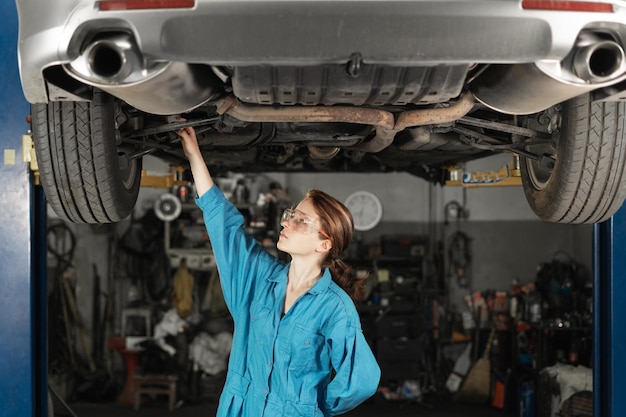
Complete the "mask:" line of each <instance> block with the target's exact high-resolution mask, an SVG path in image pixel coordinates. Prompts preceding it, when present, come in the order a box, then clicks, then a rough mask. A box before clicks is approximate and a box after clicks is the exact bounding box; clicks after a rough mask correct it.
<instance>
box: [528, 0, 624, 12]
mask: <svg viewBox="0 0 626 417" xmlns="http://www.w3.org/2000/svg"><path fill="white" fill-rule="evenodd" d="M522 9H530V10H533V9H534V10H560V11H572V12H602V13H612V12H613V5H612V4H610V3H596V2H592V1H568V0H522Z"/></svg>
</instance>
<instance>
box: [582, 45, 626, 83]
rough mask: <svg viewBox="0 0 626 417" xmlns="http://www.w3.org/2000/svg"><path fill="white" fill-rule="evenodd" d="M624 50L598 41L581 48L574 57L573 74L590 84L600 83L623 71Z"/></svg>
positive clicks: (618, 46) (619, 46) (625, 60)
mask: <svg viewBox="0 0 626 417" xmlns="http://www.w3.org/2000/svg"><path fill="white" fill-rule="evenodd" d="M625 62H626V59H625V57H624V48H622V47H621V45H619V44H618V43H617V42H614V41H600V42H597V43H593V44H591V45H587V46H583V47H581V48H579V49H578V50H577V51H576V54H575V55H574V59H573V64H572V68H573V71H574V74H576V75H577V76H578V77H580V78H581V79H583V80H588V82H590V83H601V82H604V81H609V80H612V79H613V78H615V77H616V76H617V75H619V73H620V72H621V71H624V63H625Z"/></svg>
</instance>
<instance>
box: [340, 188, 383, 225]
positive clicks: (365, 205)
mask: <svg viewBox="0 0 626 417" xmlns="http://www.w3.org/2000/svg"><path fill="white" fill-rule="evenodd" d="M345 205H346V207H348V208H349V209H350V212H351V213H352V218H353V219H354V229H355V230H359V231H365V230H371V229H373V228H374V227H376V225H377V224H378V223H379V222H380V219H382V217H383V205H382V204H381V203H380V199H379V198H378V197H376V195H375V194H373V193H370V192H369V191H356V192H354V193H352V194H350V195H349V196H348V198H346V201H345Z"/></svg>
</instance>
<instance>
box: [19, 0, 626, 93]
mask: <svg viewBox="0 0 626 417" xmlns="http://www.w3.org/2000/svg"><path fill="white" fill-rule="evenodd" d="M38 3H39V2H38V0H17V6H18V12H19V16H20V36H19V47H18V49H19V58H20V74H21V77H22V84H23V90H24V94H25V96H26V98H27V100H28V101H30V102H46V101H47V100H48V97H47V92H46V85H45V81H44V79H43V75H42V71H43V69H45V68H46V67H49V66H51V65H55V64H62V63H67V62H70V61H71V60H73V59H75V58H76V57H77V56H78V54H79V53H80V51H81V48H82V47H83V45H84V43H85V41H86V40H87V39H90V38H91V37H93V36H94V35H95V34H98V33H102V32H104V31H126V32H129V33H131V34H132V36H133V37H134V38H135V40H136V42H137V44H138V45H139V47H140V49H141V51H142V53H143V55H144V56H145V57H146V58H147V59H152V60H164V61H180V62H189V63H206V64H210V65H228V66H250V65H263V64H272V65H295V66H297V65H312V64H325V63H341V62H347V61H348V60H349V59H350V56H351V55H352V54H353V53H359V54H361V56H362V57H363V61H364V62H367V63H376V64H385V65H393V66H416V65H442V64H458V63H530V62H538V61H544V60H548V61H553V60H556V61H558V60H561V59H563V58H564V57H565V56H566V55H567V54H568V53H569V52H570V50H571V48H572V46H573V45H574V42H575V40H576V37H577V36H578V34H579V32H580V31H581V30H582V29H584V28H588V27H602V28H605V29H606V30H608V31H610V32H611V33H613V34H615V36H616V37H617V38H620V39H622V41H623V42H624V43H625V44H626V4H625V3H624V2H619V3H616V5H615V7H614V12H613V13H587V12H545V11H525V10H522V9H521V7H520V3H519V1H518V0H473V1H459V0H457V1H448V0H428V1H426V0H425V1H419V0H414V1H363V0H351V1H303V0H297V1H241V0H225V1H215V0H198V1H197V4H196V7H195V8H194V9H178V10H142V11H108V12H99V11H98V10H97V9H96V7H95V6H94V2H92V1H84V2H77V1H76V0H73V1H56V3H57V4H55V5H54V6H53V7H52V9H54V12H53V13H50V14H48V13H47V12H46V11H44V10H43V9H41V8H40V6H39V4H38ZM35 13H39V15H35Z"/></svg>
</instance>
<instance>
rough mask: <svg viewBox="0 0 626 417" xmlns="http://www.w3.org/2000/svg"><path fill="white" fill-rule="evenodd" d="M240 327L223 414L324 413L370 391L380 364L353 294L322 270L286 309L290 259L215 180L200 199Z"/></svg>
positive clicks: (295, 416) (347, 406) (288, 416)
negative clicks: (272, 250) (269, 244)
mask: <svg viewBox="0 0 626 417" xmlns="http://www.w3.org/2000/svg"><path fill="white" fill-rule="evenodd" d="M196 203H197V205H198V206H199V207H200V208H201V209H202V211H203V213H204V221H205V224H206V228H207V231H208V233H209V239H210V241H211V246H212V248H213V253H214V256H215V260H216V263H217V267H218V271H219V276H220V279H221V284H222V290H223V292H224V299H225V300H226V304H227V306H228V309H229V310H230V312H231V315H232V316H233V319H234V323H235V331H234V335H233V347H232V351H231V354H230V359H229V369H228V375H227V378H226V384H225V386H224V390H223V391H222V395H221V397H220V402H219V407H218V412H217V417H239V416H241V417H264V416H266V417H280V416H285V417H299V416H306V417H318V416H325V417H326V416H334V415H337V414H342V413H345V412H347V411H349V410H351V409H353V408H354V407H356V406H357V405H359V404H360V403H362V402H363V401H365V400H366V399H367V398H369V397H370V396H372V395H373V394H374V393H375V392H376V389H377V387H378V383H379V380H380V368H379V366H378V364H377V362H376V359H375V358H374V355H373V354H372V351H371V349H370V347H369V345H368V344H367V342H366V340H365V338H364V337H363V332H362V330H361V323H360V320H359V316H358V313H357V311H356V307H355V305H354V302H353V301H352V299H351V298H350V297H349V296H348V294H346V292H345V291H343V289H341V288H340V287H339V286H338V285H337V284H336V283H335V282H334V281H333V280H332V278H331V274H330V271H329V270H328V269H325V270H324V272H323V276H322V277H321V278H320V279H319V280H318V281H317V282H316V283H315V285H314V286H313V287H312V288H311V289H310V290H308V291H307V292H306V293H305V294H303V295H302V296H301V297H300V298H298V300H296V302H295V303H294V304H293V306H292V307H291V308H290V309H289V310H288V312H287V314H285V315H284V317H281V316H282V312H283V306H284V299H285V293H286V288H287V272H288V270H289V264H286V263H284V262H281V261H279V260H278V259H277V258H275V257H274V256H272V255H270V254H269V253H267V252H266V251H265V250H264V249H263V248H262V247H261V246H260V245H259V244H258V243H257V242H256V241H255V240H254V239H253V238H252V237H251V236H249V235H248V234H247V233H246V232H245V230H244V227H243V222H244V220H243V216H242V215H241V214H240V213H239V211H238V210H237V209H236V207H235V206H233V205H232V204H231V203H230V202H229V201H228V200H227V199H226V198H225V197H224V195H223V194H222V192H221V191H220V190H219V188H217V187H216V186H215V185H214V186H213V187H212V188H211V189H209V191H207V192H206V193H205V194H203V195H202V196H200V197H197V198H196Z"/></svg>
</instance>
